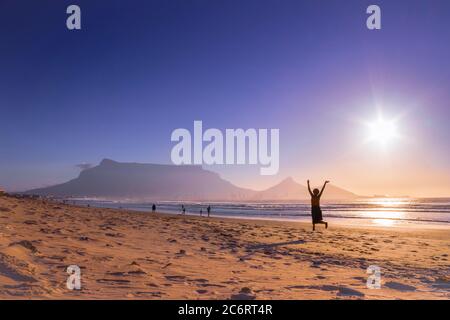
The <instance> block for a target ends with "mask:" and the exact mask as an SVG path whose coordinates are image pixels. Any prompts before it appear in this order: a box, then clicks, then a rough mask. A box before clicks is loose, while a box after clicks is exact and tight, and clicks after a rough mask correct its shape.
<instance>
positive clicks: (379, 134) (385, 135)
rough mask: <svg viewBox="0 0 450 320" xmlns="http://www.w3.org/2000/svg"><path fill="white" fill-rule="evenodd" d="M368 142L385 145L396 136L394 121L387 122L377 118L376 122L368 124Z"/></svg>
mask: <svg viewBox="0 0 450 320" xmlns="http://www.w3.org/2000/svg"><path fill="white" fill-rule="evenodd" d="M368 126H369V131H370V133H369V141H374V142H378V143H380V144H382V145H386V144H388V143H389V142H391V141H392V140H394V139H395V138H396V137H397V136H398V133H397V124H396V123H395V121H394V120H391V121H388V120H385V119H383V118H382V117H379V118H378V120H377V121H375V122H372V123H369V124H368Z"/></svg>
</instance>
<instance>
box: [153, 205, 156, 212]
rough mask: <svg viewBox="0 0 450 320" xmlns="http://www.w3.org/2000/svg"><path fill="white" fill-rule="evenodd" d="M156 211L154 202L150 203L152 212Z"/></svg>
mask: <svg viewBox="0 0 450 320" xmlns="http://www.w3.org/2000/svg"><path fill="white" fill-rule="evenodd" d="M155 211H156V204H153V205H152V212H155Z"/></svg>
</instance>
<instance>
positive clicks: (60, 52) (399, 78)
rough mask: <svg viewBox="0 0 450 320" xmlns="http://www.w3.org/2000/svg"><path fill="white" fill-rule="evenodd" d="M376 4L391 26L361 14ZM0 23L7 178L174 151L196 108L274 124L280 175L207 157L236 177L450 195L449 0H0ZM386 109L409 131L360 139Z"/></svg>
mask: <svg viewBox="0 0 450 320" xmlns="http://www.w3.org/2000/svg"><path fill="white" fill-rule="evenodd" d="M69 4H78V5H80V7H81V10H82V30H81V31H69V30H67V29H66V26H65V21H66V17H67V15H66V13H65V10H66V7H67V6H68V5H69ZM370 4H378V5H379V6H380V7H381V9H382V30H379V31H369V30H368V29H367V28H366V23H365V21H366V18H367V14H366V13H365V10H366V8H367V6H368V5H370ZM0 35H1V38H0V39H1V41H0V186H3V187H5V188H7V189H8V190H24V189H29V188H32V187H39V186H46V185H50V184H54V183H59V182H64V181H66V180H68V179H71V178H73V177H75V176H77V175H78V173H79V168H77V166H76V165H77V164H81V163H88V164H97V163H98V162H99V161H100V160H101V159H103V158H111V159H114V160H117V161H130V162H145V163H170V150H171V148H172V146H173V143H172V142H171V141H170V134H171V132H172V131H173V130H174V129H176V128H189V129H191V128H192V125H193V121H194V120H202V121H203V124H204V126H205V127H213V128H219V129H225V128H240V127H242V128H279V129H280V149H281V151H280V165H281V167H280V172H279V174H278V175H277V176H272V177H267V176H266V177H263V176H260V175H259V166H251V167H249V166H245V167H241V168H237V167H226V168H223V167H214V168H212V169H213V170H215V171H217V172H219V173H221V175H222V176H223V177H224V178H226V179H228V180H230V181H231V182H233V183H235V184H236V185H239V186H244V187H252V188H256V189H262V188H265V187H268V186H270V185H272V184H274V183H276V182H278V181H280V180H282V179H283V178H285V177H287V176H292V177H293V178H294V179H296V180H297V181H299V182H302V183H305V180H306V179H308V178H310V179H312V181H313V183H314V184H318V183H320V182H321V179H325V178H326V179H330V180H332V182H334V183H335V184H336V185H339V186H342V187H345V188H347V189H349V190H351V191H353V192H356V193H359V194H367V195H372V194H391V195H411V196H450V144H449V141H450V126H449V119H450V63H449V61H448V60H449V57H450V41H449V39H450V1H448V0H409V1H399V0H396V1H382V0H376V1H372V0H371V1H365V0H351V1H349V0H346V1H342V0H327V1H317V0H314V1H313V0H307V1H306V0H305V1H300V0H292V1H290V0H197V1H194V0H177V1H176V0H158V1H156V0H145V1H137V0H133V1H113V0H108V1H106V0H86V1H84V0H83V1H82V0H72V1H50V0H40V1H23V0H2V1H1V2H0ZM377 108H378V109H381V110H382V112H383V114H384V117H385V118H386V119H394V118H395V119H397V128H398V133H399V135H401V136H402V137H401V138H397V139H395V141H391V143H389V145H388V146H386V147H385V148H382V147H381V146H380V145H379V144H377V143H373V142H372V143H365V141H366V140H367V136H368V129H367V127H366V126H365V125H364V124H363V122H372V121H374V120H375V119H376V118H377Z"/></svg>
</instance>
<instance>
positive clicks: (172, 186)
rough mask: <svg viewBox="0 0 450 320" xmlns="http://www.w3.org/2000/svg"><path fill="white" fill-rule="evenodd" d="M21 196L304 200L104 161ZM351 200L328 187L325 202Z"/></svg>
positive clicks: (184, 170)
mask: <svg viewBox="0 0 450 320" xmlns="http://www.w3.org/2000/svg"><path fill="white" fill-rule="evenodd" d="M25 193H26V194H36V195H42V196H55V197H89V198H101V199H116V200H134V201H144V200H147V201H150V200H186V201H188V200H191V201H194V200H198V201H269V200H273V201H285V200H305V199H308V198H309V194H308V190H307V188H306V187H305V186H303V185H301V184H299V183H297V182H295V181H294V180H293V179H292V178H287V179H285V180H283V181H282V182H280V183H279V184H277V185H275V186H273V187H271V188H269V189H266V190H263V191H255V190H251V189H245V188H239V187H237V186H235V185H233V184H231V183H230V182H228V181H226V180H224V179H222V178H221V177H220V176H219V175H218V174H217V173H214V172H211V171H208V170H205V169H203V168H202V167H200V166H176V165H161V164H141V163H120V162H116V161H113V160H109V159H104V160H103V161H102V162H101V163H100V164H99V165H98V166H96V167H92V168H89V169H86V170H83V171H82V172H81V173H80V175H79V176H78V178H75V179H73V180H70V181H68V182H66V183H62V184H58V185H55V186H51V187H46V188H40V189H33V190H29V191H26V192H25ZM356 197H357V195H355V194H354V193H351V192H349V191H346V190H344V189H341V188H338V187H336V186H333V185H328V186H327V189H326V191H325V193H324V196H323V198H324V200H327V199H352V198H356Z"/></svg>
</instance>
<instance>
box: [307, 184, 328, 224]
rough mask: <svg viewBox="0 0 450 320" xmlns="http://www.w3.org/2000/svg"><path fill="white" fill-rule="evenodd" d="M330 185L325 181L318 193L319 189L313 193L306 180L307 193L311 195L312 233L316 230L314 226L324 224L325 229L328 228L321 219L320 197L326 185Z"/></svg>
mask: <svg viewBox="0 0 450 320" xmlns="http://www.w3.org/2000/svg"><path fill="white" fill-rule="evenodd" d="M328 183H330V181H328V180H327V181H325V183H324V184H323V187H322V190H321V191H319V189H317V188H315V189H314V190H313V191H311V187H310V185H309V180H308V191H309V194H310V195H311V215H312V223H313V231H314V230H316V224H324V225H325V229H327V228H328V222H325V221H323V218H322V209H321V208H320V197H321V196H322V194H323V191H324V190H325V187H326V186H327V184H328Z"/></svg>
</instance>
